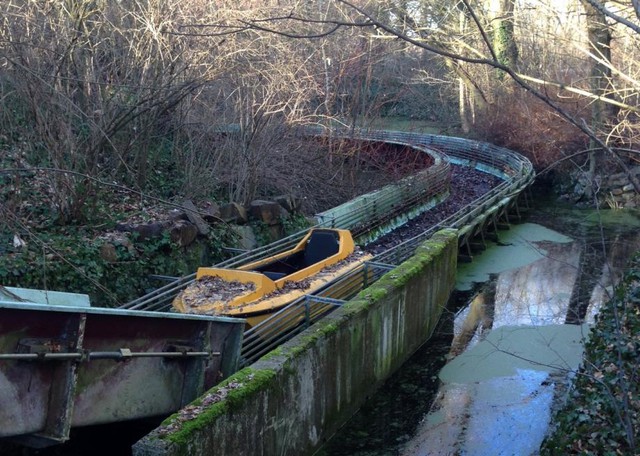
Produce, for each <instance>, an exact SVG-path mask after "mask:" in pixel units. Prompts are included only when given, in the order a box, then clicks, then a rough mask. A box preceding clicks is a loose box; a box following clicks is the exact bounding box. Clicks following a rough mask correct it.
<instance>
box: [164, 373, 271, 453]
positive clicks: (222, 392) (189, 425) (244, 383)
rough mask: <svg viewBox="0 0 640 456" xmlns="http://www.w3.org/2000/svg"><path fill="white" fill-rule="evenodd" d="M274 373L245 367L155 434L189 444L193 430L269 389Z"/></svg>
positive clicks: (183, 410) (172, 416) (177, 415)
mask: <svg viewBox="0 0 640 456" xmlns="http://www.w3.org/2000/svg"><path fill="white" fill-rule="evenodd" d="M275 377H276V372H275V371H273V370H268V369H262V370H255V369H251V368H246V369H243V370H241V371H239V372H237V373H235V374H234V375H233V376H231V377H229V378H228V379H227V380H225V381H224V382H222V383H221V384H220V385H218V386H216V387H214V388H212V389H211V390H209V391H208V392H207V393H206V394H205V395H204V396H202V397H200V398H199V399H198V400H196V401H194V402H193V403H192V404H190V405H188V406H186V407H184V408H183V409H182V410H180V411H179V412H177V413H174V414H173V415H171V416H170V417H169V418H167V419H166V420H165V421H163V423H162V424H161V425H160V427H159V428H158V429H157V430H156V432H155V436H157V437H159V438H161V439H166V440H168V441H170V442H173V443H175V444H178V445H186V444H187V443H188V442H189V439H190V436H191V435H192V434H193V433H194V432H198V431H200V430H202V429H204V428H206V427H208V426H210V425H211V423H213V422H214V421H215V420H216V419H218V418H219V417H220V416H222V415H224V414H226V413H229V412H231V411H233V410H237V409H238V408H240V407H241V406H242V405H243V404H244V403H245V401H246V400H247V398H248V397H253V396H254V395H255V394H256V392H258V391H264V390H267V389H269V388H270V387H271V386H272V385H273V382H274V380H275Z"/></svg>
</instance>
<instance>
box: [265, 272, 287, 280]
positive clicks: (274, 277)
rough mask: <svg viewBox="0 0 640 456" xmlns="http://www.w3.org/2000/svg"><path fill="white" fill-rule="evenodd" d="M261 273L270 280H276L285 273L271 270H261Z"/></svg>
mask: <svg viewBox="0 0 640 456" xmlns="http://www.w3.org/2000/svg"><path fill="white" fill-rule="evenodd" d="M262 273H263V274H264V275H266V276H267V277H269V278H270V279H271V280H278V279H281V278H283V277H285V276H286V275H287V274H285V273H284V272H273V271H262Z"/></svg>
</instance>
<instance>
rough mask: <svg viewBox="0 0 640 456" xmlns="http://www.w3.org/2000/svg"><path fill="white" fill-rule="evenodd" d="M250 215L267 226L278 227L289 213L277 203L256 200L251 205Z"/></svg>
mask: <svg viewBox="0 0 640 456" xmlns="http://www.w3.org/2000/svg"><path fill="white" fill-rule="evenodd" d="M249 215H250V216H251V218H253V219H255V220H258V221H260V222H263V223H265V224H267V225H277V224H278V223H280V219H281V218H284V217H288V216H289V213H288V212H287V210H286V209H285V208H283V207H282V206H280V205H279V204H278V203H276V202H275V201H266V200H254V201H251V203H250V204H249Z"/></svg>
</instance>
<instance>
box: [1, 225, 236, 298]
mask: <svg viewBox="0 0 640 456" xmlns="http://www.w3.org/2000/svg"><path fill="white" fill-rule="evenodd" d="M11 235H12V233H10V232H5V233H1V235H0V238H2V239H4V238H7V239H6V240H5V242H3V243H2V244H3V245H8V244H9V241H8V237H9V236H11ZM34 239H35V238H34V237H32V238H30V239H29V241H28V242H25V244H24V245H16V246H15V247H12V248H11V249H10V250H8V251H5V252H0V254H2V256H3V261H0V284H2V285H5V286H16V287H22V288H36V289H48V290H58V291H65V292H71V293H86V294H89V296H90V299H91V304H92V305H94V306H100V307H114V306H117V305H118V304H120V303H124V302H127V301H129V300H131V299H134V298H137V297H139V296H141V295H142V294H144V293H146V292H148V291H150V290H153V289H155V288H158V287H159V286H161V285H163V283H162V282H160V281H158V280H157V279H154V278H153V275H167V276H175V277H180V276H185V275H188V274H191V273H193V272H194V271H195V270H196V269H197V268H198V267H199V266H201V265H203V264H212V263H215V262H218V261H221V259H223V258H224V252H223V250H222V248H223V246H225V245H233V238H232V234H231V233H230V232H229V230H228V229H227V228H226V227H225V226H224V225H220V226H219V227H218V228H216V229H212V230H211V232H210V233H209V234H208V235H207V236H202V237H200V239H198V240H197V241H196V242H194V243H192V244H191V245H189V246H187V247H184V246H181V245H180V244H179V243H178V242H175V240H173V239H172V238H171V235H170V233H169V232H168V231H167V232H165V233H163V234H161V235H159V236H157V237H154V238H151V239H141V238H140V237H139V236H136V235H133V236H127V237H124V236H123V237H121V238H119V239H117V240H116V241H113V240H110V239H106V238H105V237H104V236H103V233H101V232H99V231H98V230H95V229H82V228H78V227H60V228H50V229H49V230H48V231H47V232H46V234H45V233H41V234H40V237H39V239H41V244H38V243H36V242H35V241H34ZM16 244H19V241H16Z"/></svg>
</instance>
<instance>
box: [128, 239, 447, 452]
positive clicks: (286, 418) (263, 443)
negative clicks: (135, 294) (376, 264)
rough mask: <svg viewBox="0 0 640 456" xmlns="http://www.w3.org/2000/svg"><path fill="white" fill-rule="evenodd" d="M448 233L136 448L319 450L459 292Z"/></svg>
mask: <svg viewBox="0 0 640 456" xmlns="http://www.w3.org/2000/svg"><path fill="white" fill-rule="evenodd" d="M456 258H457V235H456V232H455V231H454V230H443V231H441V232H439V233H437V234H436V235H435V236H434V237H433V238H432V239H431V240H429V241H427V242H425V243H424V244H423V245H422V246H421V247H419V248H418V250H417V251H416V253H415V255H414V256H413V257H412V258H410V259H409V260H408V261H406V262H405V263H403V264H402V265H400V266H398V267H397V268H395V269H394V270H392V271H390V272H389V273H387V274H386V275H384V276H383V277H382V278H381V279H380V280H379V281H377V282H376V283H374V284H373V285H372V286H371V287H369V288H367V289H366V290H363V291H362V292H361V293H360V294H359V295H358V296H357V297H356V298H354V299H353V300H351V301H349V302H348V303H345V305H344V306H343V307H341V308H340V309H338V310H336V311H335V312H333V313H332V314H331V315H329V316H328V317H326V318H325V319H323V320H322V321H321V322H319V323H317V324H315V325H313V326H312V327H311V328H309V329H308V330H307V331H305V332H303V333H302V334H300V335H298V336H297V337H295V338H294V339H292V340H291V341H289V342H287V343H285V344H284V345H282V346H281V347H280V348H278V349H276V350H275V351H273V352H272V353H270V354H268V355H267V356H265V357H263V358H262V359H261V360H260V361H258V362H256V363H254V364H253V365H252V366H251V367H249V368H246V369H243V370H242V371H240V372H238V373H236V374H234V375H232V376H231V377H230V378H229V379H227V380H226V381H225V382H224V383H222V384H221V385H218V386H217V387H215V388H214V389H212V390H210V391H209V392H208V393H207V394H206V395H205V396H204V397H203V398H201V399H200V400H199V401H196V402H195V403H194V404H193V405H192V406H190V408H188V409H187V410H186V411H182V412H179V413H177V414H175V415H173V416H172V417H170V418H169V419H167V420H166V421H165V422H164V423H163V425H162V426H160V427H159V428H157V429H156V430H154V431H153V432H152V433H151V434H149V435H148V436H146V437H145V438H143V439H142V440H140V441H139V442H137V443H136V444H135V445H134V447H133V454H134V455H136V456H143V455H144V456H147V455H236V454H237V455H276V454H277V455H296V456H297V455H304V454H311V453H313V452H314V451H315V450H317V449H318V448H319V447H320V446H321V445H322V444H323V443H324V441H326V439H328V438H329V437H331V435H332V434H333V433H334V432H335V431H336V430H337V429H338V428H339V427H340V426H341V425H342V424H344V423H345V422H346V420H348V419H349V418H350V417H351V416H352V415H353V413H355V412H356V411H357V409H358V408H359V407H360V406H361V405H362V404H363V402H364V401H365V399H366V398H367V396H369V395H371V394H372V393H373V392H375V390H376V389H377V388H378V387H379V386H380V385H381V384H382V383H383V382H384V381H385V379H387V377H389V376H390V375H391V374H392V373H393V372H394V371H396V370H397V369H398V368H399V367H400V366H401V365H402V364H403V363H404V362H405V361H406V360H407V358H408V357H409V356H410V355H411V354H413V353H414V352H415V351H416V350H417V349H418V348H419V347H420V346H421V345H422V344H423V343H424V342H425V341H426V340H427V339H429V337H430V336H431V334H432V332H433V330H434V328H435V326H436V323H437V321H438V319H439V317H440V314H441V312H442V309H443V307H444V306H445V304H446V302H447V299H448V297H449V294H450V293H451V291H452V289H453V287H454V285H455V274H456V266H457V265H456Z"/></svg>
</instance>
